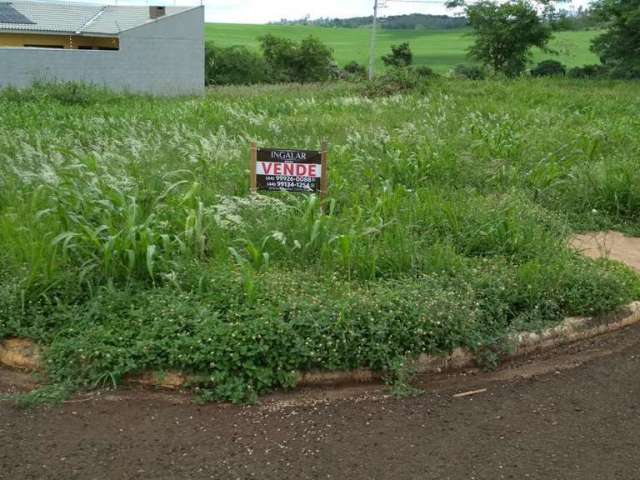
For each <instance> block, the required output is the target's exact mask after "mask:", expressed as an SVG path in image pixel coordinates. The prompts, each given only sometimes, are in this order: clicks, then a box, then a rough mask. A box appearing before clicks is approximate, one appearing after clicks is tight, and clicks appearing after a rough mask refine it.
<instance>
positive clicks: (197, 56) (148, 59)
mask: <svg viewBox="0 0 640 480" xmlns="http://www.w3.org/2000/svg"><path fill="white" fill-rule="evenodd" d="M34 81H43V82H83V83H88V84H93V85H96V86H99V87H106V88H108V89H110V90H114V91H127V92H133V93H148V94H152V95H200V94H202V93H203V92H204V7H198V8H194V9H192V10H188V11H185V12H182V13H178V14H175V15H171V16H168V17H163V18H161V19H159V20H157V21H155V22H152V23H149V24H146V25H141V26H139V27H136V28H133V29H131V30H127V31H125V32H122V34H121V35H120V50H118V51H105V50H58V49H35V48H0V88H2V87H7V86H14V87H18V88H23V87H28V86H29V85H31V84H32V83H33V82H34Z"/></svg>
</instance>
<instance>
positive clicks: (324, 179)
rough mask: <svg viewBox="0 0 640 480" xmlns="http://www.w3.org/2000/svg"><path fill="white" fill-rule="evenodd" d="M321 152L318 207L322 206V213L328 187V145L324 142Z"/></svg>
mask: <svg viewBox="0 0 640 480" xmlns="http://www.w3.org/2000/svg"><path fill="white" fill-rule="evenodd" d="M320 151H321V159H322V167H321V169H322V170H321V175H322V176H321V177H320V205H321V206H322V211H323V212H324V200H325V198H326V196H327V191H328V185H329V168H328V167H329V152H328V145H327V142H326V141H323V142H322V145H321V147H320Z"/></svg>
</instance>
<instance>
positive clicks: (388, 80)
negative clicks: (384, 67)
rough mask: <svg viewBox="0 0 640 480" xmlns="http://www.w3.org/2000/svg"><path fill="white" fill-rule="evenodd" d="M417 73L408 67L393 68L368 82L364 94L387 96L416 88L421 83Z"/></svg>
mask: <svg viewBox="0 0 640 480" xmlns="http://www.w3.org/2000/svg"><path fill="white" fill-rule="evenodd" d="M420 80H421V79H420V78H419V77H418V75H417V73H416V72H415V71H413V70H411V69H407V68H392V69H390V70H389V71H387V72H385V73H384V74H383V75H380V76H378V77H376V78H374V79H373V80H372V81H370V82H368V84H367V86H366V88H365V91H364V94H365V95H366V96H368V97H387V96H390V95H396V94H399V93H404V92H408V91H411V90H414V89H415V88H416V87H418V85H419V84H420Z"/></svg>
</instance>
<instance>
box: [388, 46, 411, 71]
mask: <svg viewBox="0 0 640 480" xmlns="http://www.w3.org/2000/svg"><path fill="white" fill-rule="evenodd" d="M382 61H383V62H384V64H385V65H387V66H388V67H408V66H409V65H411V63H412V62H413V53H411V47H410V46H409V44H408V43H407V42H405V43H401V44H400V45H391V53H390V54H389V55H385V56H383V57H382Z"/></svg>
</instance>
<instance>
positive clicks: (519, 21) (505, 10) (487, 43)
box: [448, 0, 551, 77]
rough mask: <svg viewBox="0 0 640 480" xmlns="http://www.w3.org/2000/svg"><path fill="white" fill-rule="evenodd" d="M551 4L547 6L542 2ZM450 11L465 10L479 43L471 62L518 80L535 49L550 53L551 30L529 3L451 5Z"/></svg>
mask: <svg viewBox="0 0 640 480" xmlns="http://www.w3.org/2000/svg"><path fill="white" fill-rule="evenodd" d="M540 3H543V4H547V2H540ZM448 5H449V7H460V6H462V7H464V10H465V13H466V16H467V18H468V21H469V24H470V25H471V27H472V28H473V30H474V34H475V42H474V44H473V45H472V46H471V47H470V49H469V55H470V57H471V58H473V59H475V60H478V61H480V62H482V63H483V64H485V65H487V66H489V67H491V68H492V69H493V70H494V71H496V72H501V73H504V74H506V75H508V76H511V77H513V76H517V75H520V74H521V73H522V72H524V70H525V68H526V66H527V63H528V62H529V60H530V57H531V49H532V48H533V47H538V48H541V49H543V50H545V51H547V52H549V51H550V50H549V49H548V48H547V44H548V42H549V40H550V39H551V27H550V26H549V25H548V24H547V23H546V22H544V21H543V18H542V15H541V14H540V13H539V12H538V9H537V8H536V5H535V4H533V3H532V2H531V1H529V0H511V1H508V2H506V3H497V2H496V1H493V0H482V1H480V2H478V3H465V2H464V0H454V1H452V2H449V4H448Z"/></svg>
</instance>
